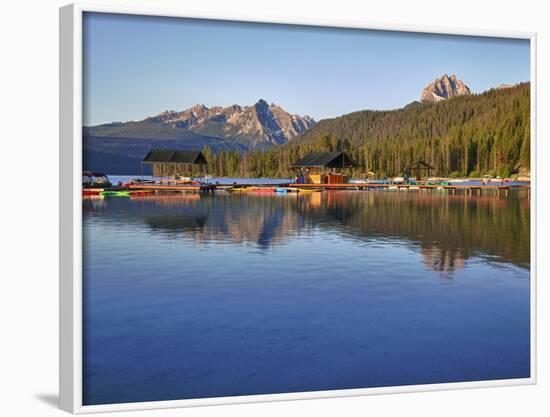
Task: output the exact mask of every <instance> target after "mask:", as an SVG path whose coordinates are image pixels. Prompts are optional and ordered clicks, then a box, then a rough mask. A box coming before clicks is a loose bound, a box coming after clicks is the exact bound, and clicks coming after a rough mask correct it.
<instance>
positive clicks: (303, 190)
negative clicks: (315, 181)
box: [297, 188, 323, 193]
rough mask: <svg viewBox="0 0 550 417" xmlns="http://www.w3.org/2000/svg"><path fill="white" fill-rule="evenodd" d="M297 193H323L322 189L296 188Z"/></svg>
mask: <svg viewBox="0 0 550 417" xmlns="http://www.w3.org/2000/svg"><path fill="white" fill-rule="evenodd" d="M297 191H298V192H299V193H320V192H321V191H323V189H322V188H298V189H297Z"/></svg>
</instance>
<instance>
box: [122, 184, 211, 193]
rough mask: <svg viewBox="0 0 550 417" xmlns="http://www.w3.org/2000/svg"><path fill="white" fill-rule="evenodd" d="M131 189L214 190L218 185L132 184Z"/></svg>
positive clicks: (204, 191) (205, 191)
mask: <svg viewBox="0 0 550 417" xmlns="http://www.w3.org/2000/svg"><path fill="white" fill-rule="evenodd" d="M128 188H130V189H136V190H153V191H181V192H203V193H207V192H214V191H215V190H216V185H214V184H132V185H130V186H128Z"/></svg>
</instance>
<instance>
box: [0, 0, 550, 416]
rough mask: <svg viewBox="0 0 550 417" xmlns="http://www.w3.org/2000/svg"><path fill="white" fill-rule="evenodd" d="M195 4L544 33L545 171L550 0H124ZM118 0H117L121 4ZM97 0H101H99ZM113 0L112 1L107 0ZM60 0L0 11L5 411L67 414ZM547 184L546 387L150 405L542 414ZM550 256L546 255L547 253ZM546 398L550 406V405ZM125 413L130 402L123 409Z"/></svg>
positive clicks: (262, 411) (542, 226) (541, 107)
mask: <svg viewBox="0 0 550 417" xmlns="http://www.w3.org/2000/svg"><path fill="white" fill-rule="evenodd" d="M113 2H114V4H118V5H136V6H140V5H141V6H155V7H160V8H167V9H175V8H187V9H188V10H190V11H198V12H201V11H204V12H214V11H215V12H223V11H225V12H228V13H231V14H234V13H243V14H245V13H246V14H248V15H250V16H254V13H259V14H262V15H272V16H274V17H277V16H282V17H285V16H292V17H297V18H299V17H308V18H312V19H314V18H320V19H324V18H337V19H361V20H364V21H367V22H369V21H370V22H388V23H394V24H419V25H437V26H446V25H449V26H451V27H459V28H465V29H469V28H471V29H476V28H478V29H479V28H481V29H489V30H490V29H493V30H518V31H535V32H538V35H539V37H538V46H539V50H538V59H539V61H538V75H539V85H538V115H539V120H538V142H539V148H538V150H539V161H541V162H540V163H539V182H540V183H545V182H546V184H548V180H550V178H549V175H548V174H549V169H548V165H549V164H548V163H546V165H545V162H544V161H549V160H550V153H549V146H548V145H547V144H546V143H545V142H546V140H548V139H549V138H548V135H549V132H550V127H549V123H548V119H549V114H550V104H549V100H550V81H548V80H547V79H546V77H550V73H549V68H550V64H549V60H550V46H549V45H550V25H549V24H548V16H550V14H549V13H548V10H546V8H547V7H546V6H545V2H542V1H535V0H522V1H507V0H500V1H480V0H462V1H455V2H448V1H441V0H440V1H422V0H417V1H410V0H401V1H397V0H380V1H370V2H367V1H355V2H354V1H352V0H338V1H333V2H326V3H322V2H321V1H320V0H317V1H315V0H307V1H306V0H302V1H300V0H277V1H272V2H267V1H257V0H256V1H254V0H231V1H230V2H229V1H223V0H210V1H208V2H206V1H203V2H197V1H194V2H182V1H177V0H172V1H169V0H157V1H153V0H150V1H118V2H117V1H114V0H113ZM113 2H111V4H113ZM96 3H99V2H96ZM102 3H107V2H102ZM64 4H65V1H59V0H27V1H16V0H12V1H5V2H3V4H2V11H1V14H0V31H1V36H0V46H1V48H0V83H1V84H0V86H1V88H0V106H1V109H0V121H1V122H0V141H1V147H0V174H1V175H0V178H1V184H2V186H0V236H1V248H0V285H1V290H0V398H1V401H0V414H1V415H5V416H10V417H12V416H33V417H34V416H54V415H63V414H64V413H63V412H62V411H59V410H58V409H57V407H56V405H55V403H56V402H57V387H58V378H57V366H58V360H57V347H58V343H57V338H58V326H57V320H58V318H57V314H58V312H57V305H58V281H57V272H58V262H57V257H58V249H57V248H58V233H57V229H58V219H57V216H58V203H57V201H58V193H59V190H58V186H57V183H58V170H57V165H58V7H59V6H62V5H64ZM548 194H549V193H548V191H547V190H544V189H540V190H539V194H538V196H539V213H540V217H539V223H538V229H539V230H538V233H539V271H538V294H539V295H538V317H539V323H538V336H539V343H538V351H539V362H538V370H539V375H538V376H539V382H538V385H537V386H525V387H517V388H485V389H476V390H473V389H472V390H463V391H449V392H432V393H414V394H398V395H380V396H370V397H358V398H344V399H328V400H309V401H294V402H280V403H266V404H254V405H238V406H218V407H207V408H198V409H185V410H182V409H179V410H178V409H172V410H159V411H146V412H141V415H147V416H151V417H156V416H177V415H186V416H193V417H210V416H212V417H213V416H227V415H230V416H231V415H241V416H251V417H252V416H254V417H256V416H258V415H262V416H267V417H269V416H277V417H278V416H281V415H310V414H311V415H313V414H316V415H321V416H332V415H346V416H359V415H361V416H364V415H365V414H367V413H368V414H370V415H407V416H417V415H418V416H423V417H428V416H441V415H445V417H451V416H460V417H463V416H477V415H487V416H489V415H491V416H492V415H502V416H514V417H517V416H520V415H530V416H542V415H547V414H546V413H547V411H546V413H545V411H544V410H543V404H544V399H545V394H546V396H548V393H549V392H550V381H549V378H550V369H549V366H550V365H549V363H550V362H549V360H548V357H547V356H546V355H547V354H548V352H549V349H550V346H549V341H548V333H549V330H550V326H549V319H548V317H550V308H549V306H548V304H549V303H550V297H549V296H548V293H549V288H550V285H548V283H547V281H546V280H547V277H548V272H549V271H550V267H549V261H548V258H549V257H548V256H547V254H548V252H549V250H548V249H549V247H550V246H549V244H548V238H547V237H546V238H542V237H541V236H548V235H549V233H548V232H549V230H548V224H549V221H548V220H547V219H548V217H545V213H546V212H547V211H548V209H549V207H548ZM545 257H546V259H545ZM547 408H548V405H547ZM116 415H117V416H120V417H123V416H126V415H130V414H129V413H127V412H123V413H117V414H116Z"/></svg>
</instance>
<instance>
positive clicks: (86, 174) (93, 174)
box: [82, 171, 107, 177]
mask: <svg viewBox="0 0 550 417" xmlns="http://www.w3.org/2000/svg"><path fill="white" fill-rule="evenodd" d="M82 176H83V177H106V176H107V175H106V174H104V173H103V172H97V171H82Z"/></svg>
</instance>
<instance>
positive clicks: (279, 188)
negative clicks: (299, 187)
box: [275, 187, 288, 193]
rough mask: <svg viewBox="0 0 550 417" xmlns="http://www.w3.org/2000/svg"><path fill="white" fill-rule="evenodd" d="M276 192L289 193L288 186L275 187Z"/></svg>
mask: <svg viewBox="0 0 550 417" xmlns="http://www.w3.org/2000/svg"><path fill="white" fill-rule="evenodd" d="M275 192H276V193H288V188H281V187H277V188H275Z"/></svg>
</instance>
